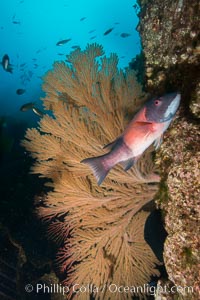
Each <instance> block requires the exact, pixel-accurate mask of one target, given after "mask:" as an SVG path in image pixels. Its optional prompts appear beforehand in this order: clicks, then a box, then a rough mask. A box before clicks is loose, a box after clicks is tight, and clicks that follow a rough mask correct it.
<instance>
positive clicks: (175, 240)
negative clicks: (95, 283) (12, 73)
mask: <svg viewBox="0 0 200 300" xmlns="http://www.w3.org/2000/svg"><path fill="white" fill-rule="evenodd" d="M138 3H139V5H140V7H141V11H140V23H139V25H138V31H139V32H140V35H141V40H142V45H143V54H144V57H145V88H146V90H147V91H148V92H150V93H151V94H156V95H157V94H159V93H165V92H166V91H176V90H179V91H180V92H181V95H182V100H181V109H180V112H179V115H178V116H177V118H176V120H175V121H174V124H173V127H172V128H171V130H170V131H169V132H168V133H167V134H166V135H165V137H164V142H163V144H162V146H161V149H160V151H159V153H158V154H157V159H156V160H157V163H158V164H159V166H160V168H161V175H162V182H161V187H160V194H159V200H158V205H159V207H161V209H162V210H163V215H164V223H165V227H166V230H167V232H168V237H167V239H166V242H165V248H164V260H165V265H166V269H167V272H168V275H169V279H170V280H171V281H172V283H173V284H175V285H180V286H182V287H185V286H192V288H193V293H191V292H189V291H179V296H178V299H200V291H199V286H200V274H199V266H198V265H199V264H200V257H199V252H198V251H199V245H200V213H199V212H200V202H199V194H200V182H199V179H198V178H200V174H199V169H200V159H199V157H200V146H199V145H200V135H199V126H198V123H199V118H200V67H199V65H200V42H199V40H200V39H199V37H200V34H199V24H200V18H199V16H200V7H199V6H200V3H199V1H197V0H194V1H188V0H175V1H174V0H173V1H172V0H170V1H169V0H164V1H159V0H152V1H146V0H138ZM162 299H164V298H162Z"/></svg>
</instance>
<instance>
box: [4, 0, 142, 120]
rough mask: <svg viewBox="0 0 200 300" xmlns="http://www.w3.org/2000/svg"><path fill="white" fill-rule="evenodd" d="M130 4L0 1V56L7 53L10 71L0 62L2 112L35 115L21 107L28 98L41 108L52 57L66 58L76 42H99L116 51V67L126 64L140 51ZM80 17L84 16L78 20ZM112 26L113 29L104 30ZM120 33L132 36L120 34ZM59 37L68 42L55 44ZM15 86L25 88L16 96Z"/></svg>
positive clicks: (125, 0)
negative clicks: (60, 44)
mask: <svg viewBox="0 0 200 300" xmlns="http://www.w3.org/2000/svg"><path fill="white" fill-rule="evenodd" d="M134 4H135V1H134V0H123V1H116V0H106V1H105V0H102V1H91V0H76V1H75V0H70V1H68V0H7V1H2V3H1V4H0V60H2V57H3V55H4V54H8V56H9V58H10V63H11V64H12V65H13V74H11V73H8V72H5V71H4V70H3V68H2V66H0V117H1V116H12V117H14V118H16V119H20V120H23V119H25V120H29V121H30V120H32V121H33V122H36V121H37V120H39V117H38V116H36V115H34V113H33V112H32V111H28V112H21V111H20V107H21V106H22V105H23V104H25V103H27V102H36V104H37V106H38V107H41V103H40V102H41V101H40V100H39V99H40V97H41V96H42V90H41V83H42V80H41V76H43V75H44V74H45V72H46V71H47V70H49V69H50V68H51V67H52V64H53V62H54V61H57V60H64V59H66V57H65V55H66V54H69V53H70V52H71V51H72V50H73V49H72V46H74V45H79V46H80V47H81V48H82V49H84V48H85V46H86V45H87V43H93V42H96V43H100V44H102V45H103V47H104V50H105V52H106V54H107V55H109V54H110V53H111V52H115V53H117V54H118V56H119V67H120V68H124V67H126V66H128V63H129V62H130V61H131V59H132V58H133V57H135V55H136V54H138V53H139V52H140V50H141V45H140V39H139V35H138V33H137V31H136V29H135V28H136V26H137V24H138V17H137V14H136V10H135V9H134V8H133V5H134ZM81 18H85V19H84V20H82V21H81ZM116 23H117V24H116ZM113 27H114V29H113V30H112V32H111V33H109V34H108V35H104V32H105V31H106V30H108V29H109V28H113ZM90 31H93V32H90ZM121 33H128V34H130V36H128V37H126V38H122V37H121V36H120V35H121ZM93 37H94V38H93ZM91 38H92V39H91ZM63 39H71V41H70V42H68V43H66V44H65V45H63V46H56V43H57V42H58V41H60V40H63ZM23 64H24V66H23ZM18 88H25V89H26V92H25V93H24V94H23V95H20V96H19V95H17V94H16V89H18Z"/></svg>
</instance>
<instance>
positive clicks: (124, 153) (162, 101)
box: [82, 93, 180, 185]
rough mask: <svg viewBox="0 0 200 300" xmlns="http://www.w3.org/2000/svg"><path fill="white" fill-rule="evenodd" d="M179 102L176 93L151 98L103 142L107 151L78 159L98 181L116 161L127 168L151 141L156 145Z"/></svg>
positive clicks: (159, 141)
mask: <svg viewBox="0 0 200 300" xmlns="http://www.w3.org/2000/svg"><path fill="white" fill-rule="evenodd" d="M179 103H180V94H178V93H172V94H166V95H165V96H163V97H160V98H156V99H151V100H150V101H148V102H147V103H146V104H145V105H144V106H143V107H142V108H141V110H140V111H139V112H138V113H137V114H136V115H135V117H134V118H133V119H132V121H131V122H130V123H129V125H128V126H127V127H126V129H125V130H124V132H123V133H122V134H121V136H120V137H118V138H117V139H116V140H115V141H114V142H112V143H110V144H108V145H107V146H106V147H109V148H111V150H110V152H108V153H106V154H104V155H102V156H98V157H93V158H86V159H84V160H82V163H85V164H88V165H89V166H90V167H91V168H92V170H93V173H94V175H95V177H96V179H97V182H98V185H100V184H101V183H102V181H103V180H104V178H105V177H106V176H107V174H108V172H109V171H110V170H111V169H112V168H113V167H114V166H115V165H116V164H118V163H121V164H122V165H123V166H124V169H125V170H128V169H130V168H131V167H132V166H133V164H134V163H135V161H136V160H137V159H138V158H139V157H140V156H141V155H142V154H143V152H144V151H145V150H146V149H147V148H148V147H149V146H150V145H151V144H153V143H154V144H155V146H156V149H157V148H158V146H159V145H160V143H161V139H162V135H163V133H164V132H165V131H166V129H167V128H168V127H169V125H170V123H171V121H172V119H173V117H174V115H175V113H176V111H177V109H178V106H179ZM106 147H105V148H106Z"/></svg>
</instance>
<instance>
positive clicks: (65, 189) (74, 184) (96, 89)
mask: <svg viewBox="0 0 200 300" xmlns="http://www.w3.org/2000/svg"><path fill="white" fill-rule="evenodd" d="M103 54H104V52H103V49H102V47H101V46H99V45H97V44H92V45H88V46H87V48H86V50H84V51H81V50H80V49H77V50H75V51H73V52H72V53H71V54H70V55H69V56H68V60H67V62H68V63H67V64H66V63H64V62H56V63H55V64H54V68H53V70H51V71H49V72H48V73H47V75H46V76H45V77H44V84H43V90H44V91H45V93H46V96H45V98H43V99H42V100H43V103H44V107H45V108H46V109H48V110H51V111H52V113H53V116H50V115H48V114H46V115H44V117H42V118H41V121H40V123H39V127H38V128H37V129H35V128H33V129H28V130H27V132H26V136H25V140H24V141H23V145H24V146H25V147H26V149H27V150H28V151H30V152H31V154H32V156H33V157H34V158H36V162H35V165H34V167H33V169H32V172H33V173H37V174H40V176H41V177H47V178H50V179H51V182H50V183H49V185H51V186H52V187H53V191H51V192H49V193H48V194H47V195H46V197H45V198H44V200H43V205H41V206H40V207H39V208H38V211H37V212H38V215H39V216H40V217H41V218H42V219H43V220H44V221H47V222H48V224H49V235H50V236H51V237H52V238H53V239H54V240H55V241H62V245H63V246H62V247H61V249H60V251H59V253H58V258H57V263H58V266H59V269H60V272H62V275H63V274H65V278H66V279H65V280H64V283H65V284H66V285H67V286H69V287H70V291H69V293H67V297H68V298H71V296H72V295H73V292H74V290H73V287H74V286H75V285H76V287H78V286H79V287H80V286H88V285H90V286H91V287H93V288H94V287H97V288H98V290H95V289H92V290H91V289H90V290H89V291H87V292H86V293H84V294H83V293H78V292H77V290H76V292H75V295H74V297H75V298H78V299H90V294H91V293H92V294H93V296H94V297H95V299H131V296H133V294H134V292H133V291H129V292H126V293H123V294H121V293H117V292H116V293H112V292H111V291H110V290H109V286H110V285H111V284H115V285H116V286H129V287H131V286H135V287H137V286H141V285H143V284H145V283H147V282H148V281H149V280H150V276H151V275H159V272H158V270H157V269H156V264H157V263H159V262H158V260H157V259H156V257H155V255H154V253H153V252H152V250H151V248H150V247H149V245H148V244H147V243H146V241H145V240H144V226H145V222H146V219H147V217H148V213H147V212H144V211H142V207H143V206H144V205H145V204H146V203H148V202H149V201H151V200H152V199H153V197H154V195H155V193H156V191H157V189H158V186H157V183H156V181H157V180H158V179H157V176H155V175H154V172H155V167H154V164H153V162H152V158H151V152H150V151H146V153H145V154H144V155H143V157H142V159H140V160H139V161H138V163H137V166H136V167H135V168H132V169H130V170H129V171H128V172H125V171H124V170H123V169H122V167H121V166H120V165H117V166H116V167H115V168H113V169H112V170H111V172H110V173H109V175H108V176H107V178H106V179H105V181H104V182H103V183H102V185H101V187H99V186H98V185H97V183H96V179H95V178H94V176H93V174H92V173H91V170H90V169H89V168H88V167H87V166H86V165H84V164H81V163H80V161H81V160H82V159H84V158H87V157H91V156H98V155H100V154H102V152H103V151H104V150H103V149H102V147H103V145H105V144H107V143H109V142H111V141H113V140H115V139H116V137H117V136H119V135H120V134H121V133H122V131H123V129H124V126H125V125H126V124H127V122H128V121H129V120H130V117H132V116H133V114H134V112H136V110H137V109H138V108H139V107H140V106H141V105H142V103H144V101H145V100H146V99H145V95H144V93H143V92H142V89H141V86H140V84H139V83H138V82H137V80H136V75H135V73H134V71H133V70H129V69H126V70H125V72H123V71H121V70H118V68H117V63H118V58H117V55H115V54H111V55H110V57H109V58H107V57H105V56H103ZM102 56H103V57H102ZM62 277H63V276H62ZM77 285H78V286H77ZM105 287H106V288H105ZM100 291H101V292H100ZM135 294H139V295H141V294H142V292H141V290H140V291H138V292H137V291H135Z"/></svg>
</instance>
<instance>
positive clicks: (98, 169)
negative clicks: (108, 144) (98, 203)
mask: <svg viewBox="0 0 200 300" xmlns="http://www.w3.org/2000/svg"><path fill="white" fill-rule="evenodd" d="M105 156H106V154H105V155H102V156H98V157H90V158H86V159H83V160H82V161H81V163H84V164H86V165H88V166H89V167H90V168H91V169H92V171H93V174H94V176H95V177H96V179H97V183H98V185H100V184H101V183H102V182H103V180H104V179H105V177H106V176H107V174H108V172H109V171H110V169H111V168H112V166H109V165H108V164H106V163H105V162H106V161H105Z"/></svg>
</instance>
